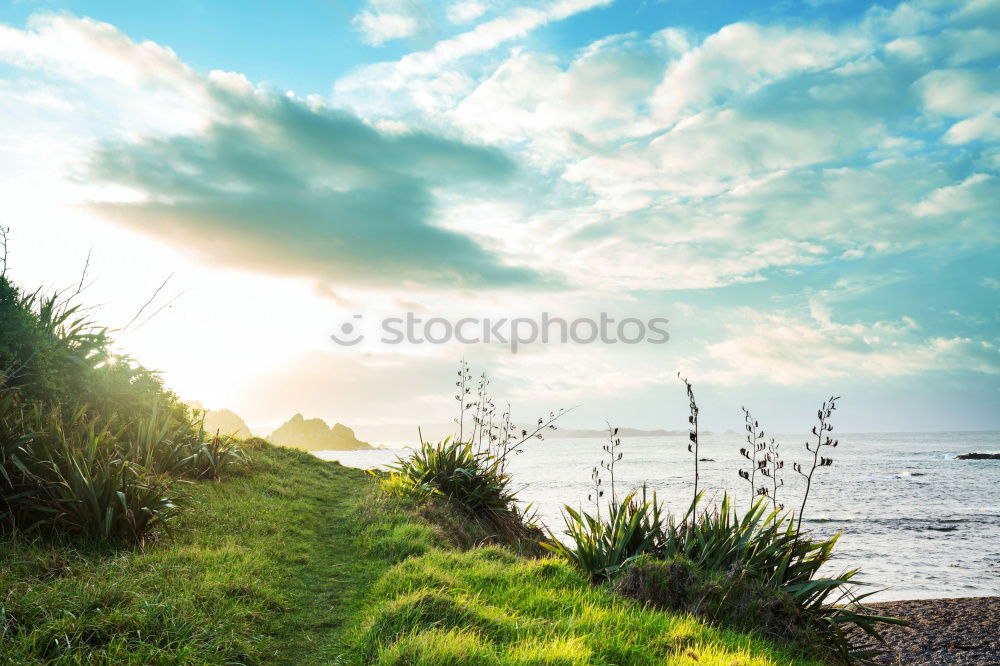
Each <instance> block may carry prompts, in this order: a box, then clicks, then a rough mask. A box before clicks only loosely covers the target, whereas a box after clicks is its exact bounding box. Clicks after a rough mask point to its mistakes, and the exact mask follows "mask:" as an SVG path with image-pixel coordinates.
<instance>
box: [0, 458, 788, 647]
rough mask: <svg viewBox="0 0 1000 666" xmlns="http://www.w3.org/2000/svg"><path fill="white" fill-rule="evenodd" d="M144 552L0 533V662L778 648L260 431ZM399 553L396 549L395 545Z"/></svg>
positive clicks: (198, 487) (199, 487)
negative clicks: (495, 535) (427, 506)
mask: <svg viewBox="0 0 1000 666" xmlns="http://www.w3.org/2000/svg"><path fill="white" fill-rule="evenodd" d="M253 457H254V461H255V464H254V471H253V473H252V474H247V475H244V476H240V477H236V478H232V479H228V480H226V481H225V482H223V483H221V484H212V483H199V484H194V485H192V486H191V487H190V490H189V495H190V498H189V501H190V503H191V505H192V506H191V508H190V509H189V510H188V511H187V512H185V515H184V517H183V518H182V519H181V520H180V521H179V522H178V524H177V525H176V529H175V535H174V537H173V538H172V539H169V540H165V541H163V542H161V543H160V544H157V545H155V546H153V547H151V548H149V549H147V551H146V552H142V553H135V552H117V553H108V552H96V551H81V550H77V549H73V548H69V547H59V546H54V545H39V544H36V545H27V544H25V542H24V541H14V540H9V539H8V540H0V663H4V664H15V663H16V664H30V663H43V662H44V663H114V664H128V663H131V664H146V663H285V664H313V663H365V662H372V661H377V662H379V663H387V664H393V663H396V664H419V663H427V664H446V663H455V664H458V663H523V664H546V663H551V664H564V663H565V664H576V663H580V664H583V663H588V664H589V663H597V664H603V663H618V664H624V663H630V664H631V663H636V664H639V663H663V662H664V660H666V661H667V663H693V661H694V660H695V659H698V663H699V664H715V663H718V664H786V663H792V662H793V657H792V656H791V655H789V654H788V653H786V652H783V651H781V650H779V649H777V648H775V647H773V646H771V645H769V644H767V643H765V642H762V641H756V640H752V639H750V638H747V637H746V636H742V635H739V634H733V633H729V632H721V631H718V630H715V629H711V628H708V627H705V626H704V625H703V624H701V623H699V622H697V621H695V620H692V619H690V618H684V617H677V616H670V615H666V614H663V613H659V612H655V611H651V610H643V609H640V608H637V607H635V606H634V605H631V604H628V603H626V602H623V601H620V600H617V599H615V598H614V597H612V596H611V595H610V594H609V593H608V592H607V591H605V590H604V589H602V588H595V587H593V586H590V585H589V584H588V583H586V582H585V581H584V580H583V579H582V578H581V577H580V576H579V575H577V574H576V572H574V571H572V570H571V569H569V568H568V567H566V566H565V565H564V564H562V563H559V562H555V561H552V560H523V559H520V558H517V557H514V556H512V555H510V554H509V553H507V552H505V551H502V550H499V549H495V548H485V549H478V550H474V551H471V552H468V553H460V552H457V551H452V550H438V549H435V548H432V543H433V542H434V541H435V538H434V535H433V532H432V531H431V530H430V529H429V528H427V527H425V526H423V525H419V524H415V523H414V522H412V521H411V520H409V519H408V518H406V516H405V515H404V514H403V513H402V512H401V511H400V510H398V509H396V510H393V509H392V508H391V507H386V506H375V507H372V506H371V505H370V504H369V505H367V506H361V505H362V504H363V500H364V498H365V497H366V492H367V489H368V487H369V484H368V481H367V479H366V477H365V475H364V474H363V473H362V472H360V471H358V470H352V469H349V468H344V467H340V466H338V465H336V464H331V463H324V462H321V461H318V460H316V459H315V458H313V457H311V456H309V455H308V454H304V453H300V452H295V451H291V450H287V449H276V448H270V447H269V448H265V449H263V450H260V451H256V452H254V453H253ZM410 555H412V556H413V557H410V558H409V559H406V560H405V561H404V562H402V564H399V565H397V566H393V564H394V563H395V562H397V561H399V560H403V559H404V558H406V557H407V556H410Z"/></svg>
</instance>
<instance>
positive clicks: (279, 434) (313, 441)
mask: <svg viewBox="0 0 1000 666" xmlns="http://www.w3.org/2000/svg"><path fill="white" fill-rule="evenodd" d="M267 439H268V441H269V442H271V443H272V444H280V445H281V446H294V447H295V448H297V449H305V450H306V451H330V450H332V451H355V450H358V449H371V448H372V446H371V444H369V443H368V442H362V441H361V440H359V439H358V438H357V437H356V436H355V435H354V431H353V430H351V429H350V428H348V427H347V426H345V425H343V424H341V423H335V424H334V425H333V427H332V428H331V427H330V426H328V425H327V424H326V421H324V420H323V419H306V418H305V417H303V416H302V415H301V414H296V415H295V416H293V417H292V418H291V419H289V420H288V421H287V422H286V423H284V424H283V425H282V426H281V427H280V428H278V429H277V430H275V431H274V432H273V433H271V436H270V437H268V438H267Z"/></svg>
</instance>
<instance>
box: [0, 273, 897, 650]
mask: <svg viewBox="0 0 1000 666" xmlns="http://www.w3.org/2000/svg"><path fill="white" fill-rule="evenodd" d="M0 322H2V323H4V324H5V325H7V326H9V328H5V329H3V330H4V335H3V337H2V338H0V368H2V369H3V371H2V373H0V664H8V663H9V664H53V663H55V664H83V663H87V664H147V663H179V664H204V663H217V664H258V663H287V664H302V663H339V664H344V663H347V664H369V663H378V664H428V665H437V664H525V665H527V664H646V663H648V664H654V663H656V664H659V663H677V664H686V663H696V662H697V663H701V664H706V663H707V664H779V663H780V664H787V663H812V661H811V659H812V657H813V656H815V655H819V654H820V652H819V650H818V648H819V647H820V646H826V647H828V648H829V647H833V648H837V650H838V652H839V654H838V655H837V656H839V657H841V658H845V659H848V658H851V657H853V656H857V655H853V654H852V653H851V652H850V650H849V644H848V643H847V641H846V639H845V638H844V634H843V631H842V629H841V625H843V624H846V623H854V624H857V625H859V626H860V627H861V628H862V629H864V630H866V631H869V633H875V632H874V629H873V626H872V625H873V624H874V622H876V621H885V619H884V618H866V617H863V616H861V615H859V614H858V612H857V611H856V610H855V609H854V608H834V607H832V606H831V605H830V604H829V602H830V601H831V597H835V596H836V595H837V594H839V593H841V591H842V590H843V588H844V585H845V584H846V583H848V582H849V581H851V578H852V577H853V575H854V573H855V572H848V573H846V574H844V575H843V576H841V577H839V578H835V579H825V578H818V577H817V576H816V570H817V568H818V567H819V566H820V565H822V564H823V563H824V562H826V561H827V559H829V556H830V553H831V551H832V548H833V545H834V543H835V541H836V540H835V539H833V540H830V541H827V542H820V543H813V542H811V541H810V540H809V539H808V538H806V537H800V535H799V528H798V527H797V526H796V525H795V522H794V521H793V520H792V519H791V518H790V517H789V518H786V517H785V516H784V515H782V514H781V511H780V509H778V508H775V509H774V510H773V511H772V512H771V513H769V514H767V515H766V516H765V504H764V502H763V501H760V502H758V503H757V504H755V505H754V508H753V509H751V511H750V512H749V513H747V514H746V515H745V516H743V517H742V518H741V517H739V516H738V515H737V514H736V512H735V510H734V509H732V508H731V507H730V506H729V504H728V501H724V502H723V505H722V507H721V508H720V509H719V510H717V511H715V512H703V513H701V514H697V511H696V508H697V503H698V499H699V497H700V495H699V493H698V491H697V486H696V487H695V499H694V502H693V503H692V507H691V510H690V511H689V513H688V515H686V516H685V517H684V520H683V521H681V522H680V523H677V522H676V521H675V520H673V519H672V518H670V517H668V516H666V515H665V514H663V513H662V512H661V509H660V506H659V504H658V503H657V501H656V496H655V495H653V497H652V499H648V498H647V497H646V492H645V489H643V492H642V495H641V496H640V495H639V494H638V493H636V492H635V491H633V492H631V493H629V494H627V495H626V496H625V498H624V500H623V501H619V499H618V497H617V495H616V488H615V471H614V470H615V463H616V462H617V461H618V460H620V459H621V454H620V453H619V452H618V450H617V449H618V445H619V443H620V442H619V441H618V440H617V432H616V431H614V430H610V428H609V430H610V434H611V437H610V441H609V444H608V445H607V446H606V447H605V451H606V452H607V453H608V460H607V461H606V462H602V464H601V468H602V469H604V470H605V471H607V472H608V473H609V474H610V480H611V484H610V488H611V497H610V499H609V500H608V501H607V509H606V512H605V516H606V517H605V516H602V513H601V498H602V496H603V490H602V489H601V478H600V474H599V472H598V469H597V468H595V470H594V480H595V492H594V495H593V496H592V499H593V501H594V504H595V508H596V511H595V515H594V516H591V515H589V514H587V513H584V512H582V511H581V512H576V511H574V510H572V509H569V508H567V511H566V515H567V524H568V526H569V528H568V534H569V536H570V538H571V544H570V545H564V544H562V543H561V542H559V541H557V540H555V539H552V540H550V542H549V543H546V544H544V545H545V547H546V548H547V549H548V550H550V551H553V552H555V553H556V554H557V555H560V556H562V558H561V559H560V558H552V557H540V555H542V554H543V552H544V551H542V550H541V547H540V542H541V541H542V539H543V536H544V535H543V533H542V532H541V530H540V528H539V526H537V525H535V524H534V522H533V520H532V519H531V515H530V513H528V512H527V510H525V509H523V508H521V507H520V506H519V505H518V503H517V497H516V493H515V492H514V491H513V490H512V483H513V481H512V478H511V476H510V474H509V473H508V471H507V464H508V461H509V459H510V456H511V455H516V454H518V453H520V451H521V448H520V447H521V446H522V445H523V444H524V443H525V442H527V441H529V440H533V439H540V438H541V437H542V431H543V430H546V429H550V428H554V427H555V426H554V423H553V422H554V421H555V420H557V419H558V418H559V416H561V415H562V413H563V412H558V413H556V412H553V413H550V414H549V418H548V419H547V420H546V419H538V422H537V427H535V428H534V429H531V430H529V429H522V428H519V427H516V426H515V425H514V424H513V421H512V419H511V417H510V412H509V410H508V411H506V412H498V410H497V409H496V407H495V406H494V404H493V402H492V400H491V399H490V398H489V395H488V392H487V385H488V381H487V380H486V378H485V376H483V377H482V379H481V380H480V382H479V387H478V391H477V398H476V399H474V400H473V399H471V398H470V397H469V396H471V388H469V387H468V386H467V385H468V383H469V380H470V379H471V377H470V375H469V372H468V367H467V366H466V365H465V364H463V366H462V368H461V370H460V372H459V375H460V381H459V382H457V384H456V385H457V386H458V387H459V392H460V393H459V395H458V396H456V398H457V399H458V400H459V404H460V409H461V411H460V418H459V419H457V421H458V423H459V424H460V426H459V438H458V439H456V440H455V441H449V440H445V441H444V442H442V443H440V444H429V443H422V445H421V448H420V449H419V450H418V451H416V452H415V453H413V454H412V455H411V456H410V457H408V458H405V459H399V460H398V461H397V463H396V465H394V467H393V468H392V469H391V470H390V472H389V473H388V474H387V475H383V474H372V475H366V474H365V473H363V472H360V471H358V470H348V469H346V468H343V467H341V466H339V465H338V464H336V463H324V462H321V461H319V460H316V459H314V458H312V457H311V456H309V455H308V454H307V453H305V452H301V451H294V450H289V449H282V448H278V447H274V446H272V445H271V444H269V443H267V442H265V441H263V440H259V439H249V440H246V441H241V440H236V439H233V438H231V437H222V436H219V435H216V436H210V435H208V434H207V433H206V432H205V428H204V425H203V417H202V418H198V417H197V416H196V415H194V414H192V413H191V412H190V410H189V408H188V407H187V406H186V405H184V404H183V403H181V402H180V401H179V400H178V399H177V397H176V396H174V395H173V394H172V393H170V392H169V391H167V390H165V389H164V388H163V386H162V384H161V383H160V381H159V378H158V377H157V376H156V375H155V374H154V373H151V372H149V371H147V370H145V369H144V368H142V367H141V366H139V365H138V364H136V363H134V362H132V361H131V360H130V359H128V358H125V357H120V356H119V357H115V356H114V355H113V354H112V353H111V351H110V344H111V342H110V338H109V337H108V333H107V331H106V330H104V329H101V328H98V327H97V326H95V325H94V324H92V323H91V322H90V321H89V320H88V319H87V318H86V317H83V316H81V315H80V311H79V309H78V308H77V307H75V306H71V305H69V303H68V302H67V301H65V300H61V299H60V298H59V297H58V296H53V297H50V298H40V297H39V296H38V295H37V294H29V295H24V294H22V293H21V292H20V291H19V290H18V289H16V288H15V287H13V286H12V285H10V283H9V282H8V281H7V280H6V278H5V277H3V275H2V273H0ZM688 392H689V396H690V397H691V405H692V426H693V429H692V436H691V440H692V447H691V450H692V452H693V453H694V454H695V459H696V460H697V444H698V442H697V418H696V415H697V407H696V405H695V404H694V398H693V393H692V392H691V388H690V385H688ZM825 409H826V405H824V410H825ZM830 409H831V410H832V402H831V405H830ZM467 411H470V412H471V413H472V414H473V428H472V431H471V433H469V434H468V437H463V429H462V425H461V424H463V423H464V419H465V414H466V412H467ZM824 414H825V415H824ZM829 416H830V413H829V411H826V412H824V411H822V410H821V413H820V418H821V423H820V429H819V431H818V432H819V434H820V439H819V440H818V443H817V445H816V447H817V448H816V451H818V450H819V446H820V445H821V444H822V445H832V446H835V443H832V444H830V443H829V439H828V438H827V442H824V441H823V440H822V433H824V432H827V431H828V430H829V428H828V427H827V420H828V419H829ZM248 451H250V452H252V455H253V458H254V460H253V461H252V462H251V460H250V456H249V455H248V453H247V452H248ZM810 451H812V449H810ZM815 458H816V459H815V460H814V461H813V467H812V471H811V472H810V474H809V475H808V477H807V478H809V479H810V481H811V479H812V472H814V471H815V469H816V468H817V467H820V466H829V462H828V461H829V459H828V458H820V457H819V456H818V455H817V456H815ZM773 469H774V470H775V472H776V471H777V469H779V468H778V467H774V468H773ZM803 475H805V473H804V472H803ZM372 477H374V480H373V478H372ZM695 479H696V483H697V468H696V471H695ZM804 505H805V502H804V501H803V507H804ZM840 598H848V599H849V600H850V599H852V598H851V597H850V596H849V595H844V596H841V597H840ZM772 639H778V640H781V641H782V642H783V647H777V646H776V645H774V644H773V643H771V642H769V641H770V640H772ZM826 656H830V655H829V654H828V655H826Z"/></svg>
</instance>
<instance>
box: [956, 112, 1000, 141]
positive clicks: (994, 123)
mask: <svg viewBox="0 0 1000 666" xmlns="http://www.w3.org/2000/svg"><path fill="white" fill-rule="evenodd" d="M997 139H1000V116H997V114H996V113H980V114H979V115H978V116H972V117H971V118H966V119H965V120H960V121H959V122H957V123H955V124H954V125H952V126H951V127H950V128H948V131H947V132H946V133H945V135H944V140H945V141H946V142H947V143H951V144H956V145H960V144H963V143H969V142H970V141H976V140H986V141H989V140H994V141H995V140H997Z"/></svg>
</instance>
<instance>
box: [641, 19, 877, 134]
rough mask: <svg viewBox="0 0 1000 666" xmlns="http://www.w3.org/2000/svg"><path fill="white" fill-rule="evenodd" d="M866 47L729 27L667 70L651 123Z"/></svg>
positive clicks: (807, 33)
mask: <svg viewBox="0 0 1000 666" xmlns="http://www.w3.org/2000/svg"><path fill="white" fill-rule="evenodd" d="M871 48H872V44H871V43H870V42H869V40H868V39H866V38H865V37H864V36H863V35H859V34H856V33H854V34H852V33H850V32H844V33H839V34H834V33H829V32H821V31H815V30H807V29H785V28H774V27H765V26H757V25H752V24H746V23H734V24H732V25H728V26H726V27H724V28H722V29H721V30H719V31H718V32H717V33H715V34H713V35H711V36H709V37H708V38H707V39H705V41H704V42H703V43H702V44H701V45H700V46H698V47H696V48H694V49H692V50H691V51H689V52H688V53H686V54H685V55H684V57H682V58H681V59H680V60H678V61H677V62H676V63H674V64H673V65H671V66H670V68H669V69H668V70H667V73H666V76H665V77H664V79H663V82H662V83H661V84H660V85H659V87H658V89H657V91H656V92H655V94H654V95H653V97H652V100H651V104H652V107H653V109H654V114H655V116H656V118H657V119H658V120H659V121H660V122H662V123H663V124H664V125H667V126H669V125H672V124H673V123H675V122H677V121H679V120H680V119H681V118H683V117H684V116H685V115H686V114H690V113H693V112H697V111H698V110H699V109H702V108H705V107H706V106H708V105H710V104H712V103H717V102H720V101H723V100H725V99H727V98H729V97H730V96H732V95H734V94H737V93H746V92H749V91H753V90H756V89H759V88H761V87H762V86H764V85H766V84H768V83H770V82H773V81H776V80H778V79H781V78H784V77H788V76H790V75H792V74H796V73H802V72H809V71H820V70H823V69H828V68H830V67H833V66H834V65H836V64H838V63H842V62H844V61H845V60H847V59H848V58H852V57H857V56H860V55H862V54H864V53H867V52H869V51H870V50H871Z"/></svg>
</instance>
